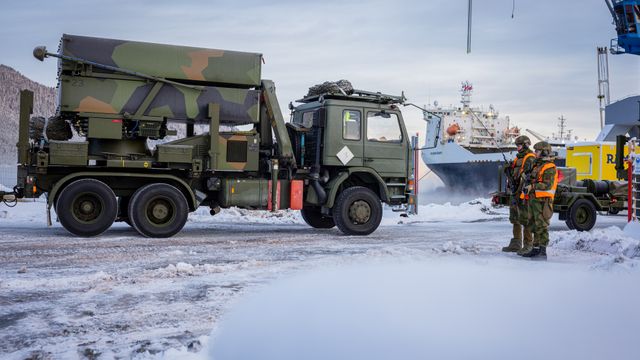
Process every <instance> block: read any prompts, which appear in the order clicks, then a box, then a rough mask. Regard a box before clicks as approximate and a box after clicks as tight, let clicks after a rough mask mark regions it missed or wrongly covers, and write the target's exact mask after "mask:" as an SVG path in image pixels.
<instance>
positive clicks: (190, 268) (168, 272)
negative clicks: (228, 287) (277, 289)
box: [145, 260, 264, 278]
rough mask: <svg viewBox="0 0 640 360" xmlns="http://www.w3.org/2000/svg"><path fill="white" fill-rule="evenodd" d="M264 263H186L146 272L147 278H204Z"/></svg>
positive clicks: (255, 261) (251, 261)
mask: <svg viewBox="0 0 640 360" xmlns="http://www.w3.org/2000/svg"><path fill="white" fill-rule="evenodd" d="M262 265H264V263H263V262H262V261H258V260H247V261H242V262H239V263H232V264H224V265H215V264H196V265H191V264H187V263H184V262H179V263H177V264H175V265H174V264H169V265H167V266H166V267H163V268H159V269H155V270H146V271H145V276H148V277H151V278H176V277H185V276H202V275H207V274H218V273H225V272H230V271H238V270H244V269H248V268H250V267H256V266H262Z"/></svg>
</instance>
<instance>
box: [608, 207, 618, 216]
mask: <svg viewBox="0 0 640 360" xmlns="http://www.w3.org/2000/svg"><path fill="white" fill-rule="evenodd" d="M619 212H620V209H617V208H609V214H611V215H618V213H619Z"/></svg>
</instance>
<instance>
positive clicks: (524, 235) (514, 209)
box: [509, 197, 533, 244]
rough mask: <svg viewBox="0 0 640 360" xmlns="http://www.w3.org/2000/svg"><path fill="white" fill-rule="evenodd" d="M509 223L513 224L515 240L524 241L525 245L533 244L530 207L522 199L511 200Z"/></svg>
mask: <svg viewBox="0 0 640 360" xmlns="http://www.w3.org/2000/svg"><path fill="white" fill-rule="evenodd" d="M509 221H510V222H511V224H513V238H514V239H516V240H524V241H525V244H531V243H532V242H533V234H532V225H533V224H531V223H530V221H529V206H528V205H527V204H526V203H524V202H523V201H521V200H520V199H516V200H515V201H514V198H513V197H512V198H511V205H510V206H509Z"/></svg>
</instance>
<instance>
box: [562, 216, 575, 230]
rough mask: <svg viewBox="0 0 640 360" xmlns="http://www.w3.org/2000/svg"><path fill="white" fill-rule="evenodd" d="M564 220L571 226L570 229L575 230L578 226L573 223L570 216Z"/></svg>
mask: <svg viewBox="0 0 640 360" xmlns="http://www.w3.org/2000/svg"><path fill="white" fill-rule="evenodd" d="M564 222H565V224H567V227H568V228H569V230H575V229H576V226H575V225H573V222H572V221H571V218H570V217H567V218H566V219H565V221H564Z"/></svg>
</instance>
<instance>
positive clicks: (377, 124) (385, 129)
mask: <svg viewBox="0 0 640 360" xmlns="http://www.w3.org/2000/svg"><path fill="white" fill-rule="evenodd" d="M367 139H368V140H369V141H382V142H394V143H399V142H401V141H402V131H401V130H400V123H399V121H398V114H393V113H384V114H383V113H379V112H372V111H371V112H368V113H367Z"/></svg>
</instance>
